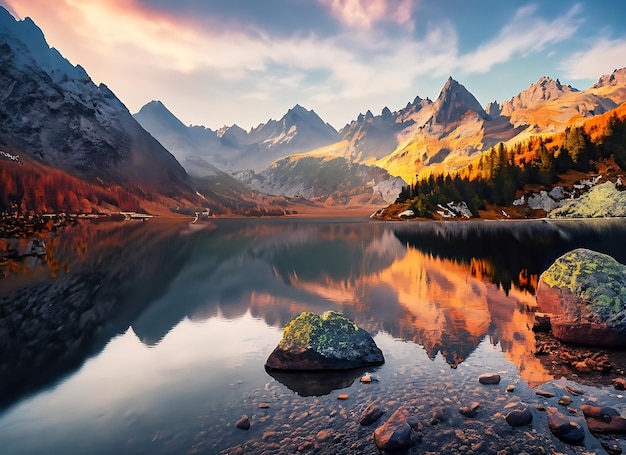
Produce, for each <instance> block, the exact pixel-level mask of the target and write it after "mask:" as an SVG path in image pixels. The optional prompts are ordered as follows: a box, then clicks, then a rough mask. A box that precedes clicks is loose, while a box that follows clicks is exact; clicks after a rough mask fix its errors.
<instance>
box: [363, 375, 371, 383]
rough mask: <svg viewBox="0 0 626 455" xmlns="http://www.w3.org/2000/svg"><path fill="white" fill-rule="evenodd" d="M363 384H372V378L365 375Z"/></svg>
mask: <svg viewBox="0 0 626 455" xmlns="http://www.w3.org/2000/svg"><path fill="white" fill-rule="evenodd" d="M361 382H365V383H370V382H372V376H371V375H369V374H365V375H363V377H362V378H361Z"/></svg>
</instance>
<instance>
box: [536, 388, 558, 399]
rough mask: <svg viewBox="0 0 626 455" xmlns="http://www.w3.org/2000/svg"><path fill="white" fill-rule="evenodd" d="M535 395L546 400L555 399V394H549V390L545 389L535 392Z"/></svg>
mask: <svg viewBox="0 0 626 455" xmlns="http://www.w3.org/2000/svg"><path fill="white" fill-rule="evenodd" d="M535 395H539V396H540V397H544V398H552V397H554V394H553V393H552V392H548V391H547V390H543V389H537V390H535Z"/></svg>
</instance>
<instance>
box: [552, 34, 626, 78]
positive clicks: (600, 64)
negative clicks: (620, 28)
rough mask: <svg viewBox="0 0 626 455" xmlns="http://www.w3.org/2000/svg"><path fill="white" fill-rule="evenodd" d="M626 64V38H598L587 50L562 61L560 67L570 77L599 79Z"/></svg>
mask: <svg viewBox="0 0 626 455" xmlns="http://www.w3.org/2000/svg"><path fill="white" fill-rule="evenodd" d="M624 66H626V38H622V39H616V40H610V39H608V38H605V37H602V38H598V39H597V40H596V41H595V42H594V43H593V45H592V46H591V47H590V48H589V49H587V50H585V51H580V52H576V53H574V54H573V55H572V56H571V57H569V58H567V59H565V60H564V61H563V62H561V64H560V66H559V68H560V69H562V70H563V71H565V75H566V77H568V78H570V79H597V78H598V77H600V76H602V75H605V74H610V73H612V72H613V70H615V69H618V68H622V67H624Z"/></svg>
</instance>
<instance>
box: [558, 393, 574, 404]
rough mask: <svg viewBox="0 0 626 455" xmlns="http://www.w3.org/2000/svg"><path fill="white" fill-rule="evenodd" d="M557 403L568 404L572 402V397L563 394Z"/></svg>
mask: <svg viewBox="0 0 626 455" xmlns="http://www.w3.org/2000/svg"><path fill="white" fill-rule="evenodd" d="M559 404H560V405H561V406H569V405H570V404H572V399H571V398H570V397H568V396H567V395H563V396H562V397H561V398H560V399H559Z"/></svg>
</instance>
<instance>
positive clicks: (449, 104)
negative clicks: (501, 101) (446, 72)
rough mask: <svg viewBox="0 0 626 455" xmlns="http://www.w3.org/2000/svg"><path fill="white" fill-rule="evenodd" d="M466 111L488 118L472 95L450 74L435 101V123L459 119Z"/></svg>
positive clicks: (446, 122) (445, 122)
mask: <svg viewBox="0 0 626 455" xmlns="http://www.w3.org/2000/svg"><path fill="white" fill-rule="evenodd" d="M467 111H473V112H475V113H477V114H478V115H479V116H480V117H482V118H484V119H487V118H488V116H487V113H486V112H485V111H484V109H483V108H482V106H481V105H480V103H479V102H478V100H476V98H475V97H474V95H472V94H471V93H470V92H469V90H467V89H466V88H465V86H463V85H462V84H460V83H459V82H457V81H456V80H454V79H453V78H452V76H450V77H449V78H448V80H447V81H446V83H445V84H444V86H443V88H442V89H441V93H440V94H439V97H438V98H437V100H436V101H435V106H434V114H433V116H434V119H435V121H436V122H437V123H441V124H448V123H451V122H454V121H456V120H458V119H460V118H461V117H462V116H463V115H464V114H465V113H466V112H467Z"/></svg>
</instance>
